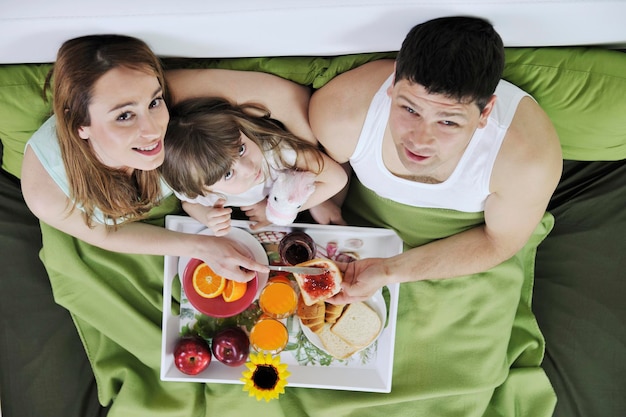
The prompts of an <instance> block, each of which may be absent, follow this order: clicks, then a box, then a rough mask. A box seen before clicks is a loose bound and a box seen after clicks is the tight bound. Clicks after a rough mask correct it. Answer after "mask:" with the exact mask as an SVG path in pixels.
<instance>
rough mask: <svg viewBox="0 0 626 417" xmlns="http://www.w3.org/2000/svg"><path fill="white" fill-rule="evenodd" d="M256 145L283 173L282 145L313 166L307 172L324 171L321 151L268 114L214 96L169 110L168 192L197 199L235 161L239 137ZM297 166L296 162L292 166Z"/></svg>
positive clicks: (165, 166) (256, 107)
mask: <svg viewBox="0 0 626 417" xmlns="http://www.w3.org/2000/svg"><path fill="white" fill-rule="evenodd" d="M242 133H243V134H244V135H246V136H247V137H248V138H249V139H250V140H251V141H253V142H254V143H255V144H257V145H258V146H259V148H260V149H261V150H262V151H263V153H264V155H265V154H266V153H267V152H268V151H271V150H274V151H275V152H273V154H274V155H275V156H276V157H277V158H279V161H280V163H281V164H282V165H283V166H284V167H285V168H287V169H296V164H290V163H287V162H286V161H285V160H284V159H283V158H282V156H281V152H280V149H281V147H283V146H287V147H290V148H292V149H294V150H295V151H296V155H297V158H298V159H299V158H301V157H305V158H306V161H307V162H308V161H312V165H313V166H312V167H310V171H313V172H315V173H319V172H320V171H321V170H322V169H323V163H324V161H323V158H322V154H321V151H320V150H319V149H318V148H317V146H315V145H313V144H312V143H310V142H308V141H306V140H304V139H301V138H299V137H297V136H295V135H294V134H292V133H290V132H289V131H288V130H287V129H285V127H284V126H283V125H282V123H280V122H279V121H277V120H275V119H272V118H270V113H269V111H268V110H267V109H266V108H265V107H263V106H261V105H259V104H254V103H247V104H243V105H236V104H233V103H230V102H229V101H228V100H225V99H222V98H217V97H203V98H192V99H188V100H185V101H182V102H180V103H178V104H177V105H175V106H174V107H172V108H171V111H170V124H169V127H168V129H167V134H166V136H165V161H164V162H163V165H162V166H161V167H160V170H161V173H162V174H163V179H164V180H165V181H166V182H167V183H168V185H169V186H170V187H172V189H174V190H176V191H177V192H179V193H181V194H183V195H185V196H187V197H189V198H196V197H198V196H200V195H204V194H205V193H206V192H207V187H210V186H211V185H213V184H215V183H216V182H217V181H219V180H220V179H222V178H223V177H224V175H225V174H226V173H227V172H228V171H229V170H230V169H231V168H232V166H233V164H234V163H235V161H236V159H237V158H238V157H239V148H240V146H241V134H242ZM296 162H297V161H296Z"/></svg>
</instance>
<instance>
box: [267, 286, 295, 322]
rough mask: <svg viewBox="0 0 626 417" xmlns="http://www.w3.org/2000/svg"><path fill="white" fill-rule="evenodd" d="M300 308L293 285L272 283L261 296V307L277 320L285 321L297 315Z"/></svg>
mask: <svg viewBox="0 0 626 417" xmlns="http://www.w3.org/2000/svg"><path fill="white" fill-rule="evenodd" d="M297 306H298V294H296V291H295V290H294V289H293V287H292V286H291V284H287V283H286V282H281V281H273V282H272V281H270V282H269V283H268V284H267V285H266V286H265V288H263V291H261V295H260V296H259V307H261V310H263V312H264V313H265V314H266V315H268V316H270V317H272V318H275V319H284V318H286V317H289V316H291V315H292V314H293V313H295V311H296V308H297Z"/></svg>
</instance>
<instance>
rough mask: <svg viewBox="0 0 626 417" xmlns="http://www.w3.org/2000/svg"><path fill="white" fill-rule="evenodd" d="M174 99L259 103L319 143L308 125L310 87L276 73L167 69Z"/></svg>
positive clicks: (294, 129)
mask: <svg viewBox="0 0 626 417" xmlns="http://www.w3.org/2000/svg"><path fill="white" fill-rule="evenodd" d="M166 79H167V84H168V87H169V89H170V92H171V94H172V98H173V102H174V103H177V102H179V101H181V100H185V99H188V98H193V97H222V98H225V99H228V100H230V101H233V102H235V103H237V104H242V103H248V102H252V103H258V104H262V105H263V106H265V107H266V108H268V109H269V110H270V111H271V115H272V117H273V118H275V119H277V120H280V121H281V122H282V123H283V124H284V125H285V127H286V128H287V129H288V130H289V131H290V132H292V133H293V134H295V135H296V136H299V137H301V138H302V139H306V140H309V141H310V142H312V143H315V144H317V141H316V140H315V137H314V136H313V132H312V131H311V127H310V126H309V115H308V113H309V99H310V97H311V90H310V89H309V88H308V87H306V86H303V85H300V84H297V83H295V82H293V81H289V80H286V79H284V78H280V77H278V76H276V75H273V74H266V73H262V72H256V71H235V70H224V69H181V70H171V71H168V72H167V73H166Z"/></svg>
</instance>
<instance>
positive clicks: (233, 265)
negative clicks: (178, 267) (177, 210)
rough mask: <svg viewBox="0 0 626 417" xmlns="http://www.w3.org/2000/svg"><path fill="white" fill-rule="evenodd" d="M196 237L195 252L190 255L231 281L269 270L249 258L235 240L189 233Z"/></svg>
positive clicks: (252, 276) (250, 277)
mask: <svg viewBox="0 0 626 417" xmlns="http://www.w3.org/2000/svg"><path fill="white" fill-rule="evenodd" d="M191 236H195V237H196V238H197V239H198V243H199V245H198V247H197V249H196V251H197V252H196V253H194V254H192V257H194V258H197V259H201V260H202V261H204V262H206V263H207V264H208V265H209V266H210V267H211V269H212V270H213V271H215V273H216V274H218V275H221V276H223V277H225V278H228V279H232V280H233V281H239V282H247V281H250V280H251V279H252V278H254V276H255V273H256V272H269V269H268V268H267V265H263V264H260V263H258V262H256V261H255V260H254V259H252V258H251V255H250V254H249V252H248V251H247V250H244V249H242V247H241V246H240V244H238V243H237V242H235V241H233V240H231V239H228V238H225V237H216V236H206V235H191Z"/></svg>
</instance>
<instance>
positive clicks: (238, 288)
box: [222, 279, 248, 303]
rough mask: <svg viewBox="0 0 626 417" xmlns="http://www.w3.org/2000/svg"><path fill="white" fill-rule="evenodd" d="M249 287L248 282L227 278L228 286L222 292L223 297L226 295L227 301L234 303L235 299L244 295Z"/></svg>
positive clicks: (225, 299)
mask: <svg viewBox="0 0 626 417" xmlns="http://www.w3.org/2000/svg"><path fill="white" fill-rule="evenodd" d="M247 289H248V283H246V282H239V281H233V280H232V279H227V280H226V286H225V287H224V291H223V292H222V297H224V301H226V302H227V303H232V302H233V301H237V300H239V299H240V298H241V297H243V296H244V294H245V293H246V290H247Z"/></svg>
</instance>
